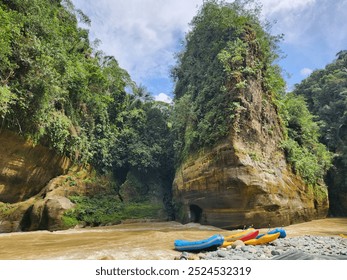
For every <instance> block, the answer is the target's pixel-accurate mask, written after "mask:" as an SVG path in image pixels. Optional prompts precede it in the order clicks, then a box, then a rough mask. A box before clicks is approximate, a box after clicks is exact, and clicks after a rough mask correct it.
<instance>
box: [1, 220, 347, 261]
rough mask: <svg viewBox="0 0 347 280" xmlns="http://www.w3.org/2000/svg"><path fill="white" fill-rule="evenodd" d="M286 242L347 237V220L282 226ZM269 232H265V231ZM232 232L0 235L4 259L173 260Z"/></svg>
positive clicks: (141, 228)
mask: <svg viewBox="0 0 347 280" xmlns="http://www.w3.org/2000/svg"><path fill="white" fill-rule="evenodd" d="M284 228H285V229H286V231H287V236H288V237H294V236H300V235H306V234H310V235H331V236H335V235H339V234H341V233H343V234H347V218H328V219H323V220H315V221H311V222H306V223H301V224H295V225H290V226H287V227H284ZM266 230H267V229H263V231H264V232H265V231H266ZM216 233H220V234H222V235H228V234H230V233H231V231H226V230H222V229H219V228H216V227H211V226H203V225H200V224H193V223H192V224H186V225H182V224H180V223H177V222H158V223H153V222H149V223H130V224H121V225H117V226H110V227H99V228H84V229H71V230H65V231H57V232H48V231H35V232H18V233H6V234H0V259H1V260H23V259H30V260H50V259H55V260H59V259H63V260H87V259H92V260H100V259H118V260H129V259H130V260H132V259H134V260H135V259H137V260H151V259H152V260H172V259H174V257H176V256H179V253H178V252H176V251H175V250H174V249H173V243H174V240H175V239H188V240H196V239H204V238H207V237H209V236H211V235H212V234H216Z"/></svg>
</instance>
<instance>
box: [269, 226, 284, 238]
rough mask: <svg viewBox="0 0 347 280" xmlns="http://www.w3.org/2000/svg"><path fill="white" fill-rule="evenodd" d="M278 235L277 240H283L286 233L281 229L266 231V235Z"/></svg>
mask: <svg viewBox="0 0 347 280" xmlns="http://www.w3.org/2000/svg"><path fill="white" fill-rule="evenodd" d="M277 232H279V233H280V236H279V238H285V237H286V236H287V233H286V231H285V230H284V229H283V228H275V229H273V230H270V231H268V234H274V233H277Z"/></svg>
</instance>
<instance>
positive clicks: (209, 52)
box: [172, 1, 284, 163]
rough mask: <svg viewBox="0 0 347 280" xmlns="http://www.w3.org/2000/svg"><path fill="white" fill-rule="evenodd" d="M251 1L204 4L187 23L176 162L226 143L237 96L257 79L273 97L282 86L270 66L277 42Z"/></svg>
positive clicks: (178, 70)
mask: <svg viewBox="0 0 347 280" xmlns="http://www.w3.org/2000/svg"><path fill="white" fill-rule="evenodd" d="M250 2H252V1H235V2H233V3H225V2H219V1H205V2H204V4H203V6H202V7H201V9H200V11H199V13H198V14H197V16H195V17H194V19H193V20H192V22H191V26H192V30H191V31H190V32H189V33H188V35H187V37H186V45H185V48H184V50H183V51H182V52H181V53H180V54H179V55H178V63H177V66H176V67H175V68H174V69H173V71H172V75H173V77H174V79H175V82H176V85H175V91H174V94H175V110H174V113H173V118H174V126H173V132H174V134H175V143H174V147H175V151H176V158H177V161H178V163H180V162H182V161H183V160H184V159H185V158H186V157H187V156H188V155H189V154H191V153H192V152H196V151H198V150H200V149H202V148H204V147H209V146H212V145H214V144H215V143H217V142H218V141H220V140H221V139H223V138H225V137H226V136H227V135H228V134H229V133H230V129H231V127H232V125H233V122H234V121H235V115H237V114H238V110H239V109H240V108H242V104H241V103H240V100H239V97H240V95H242V94H243V93H244V92H245V91H247V89H248V86H249V84H250V81H252V80H260V81H261V83H262V87H263V90H264V92H265V93H266V94H267V95H268V96H270V97H272V96H274V95H275V93H278V92H279V91H283V89H284V81H283V79H282V77H281V75H280V71H279V68H278V66H276V65H273V62H274V60H275V59H276V58H277V57H278V55H277V51H276V50H277V45H276V44H277V42H278V40H279V39H280V37H274V36H271V35H270V34H269V33H268V32H266V31H265V30H266V27H263V25H262V23H261V22H260V21H259V12H260V10H259V9H258V8H257V7H256V8H254V9H246V6H247V5H248V4H250Z"/></svg>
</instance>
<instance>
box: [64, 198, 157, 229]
mask: <svg viewBox="0 0 347 280" xmlns="http://www.w3.org/2000/svg"><path fill="white" fill-rule="evenodd" d="M70 200H71V201H72V202H74V203H76V207H75V208H73V209H72V210H68V211H67V212H66V213H65V214H64V216H63V217H62V221H63V223H64V224H65V226H66V227H71V226H75V225H77V224H84V225H86V226H99V225H107V224H118V223H120V222H121V221H123V220H126V219H158V218H162V216H161V210H162V208H163V207H162V205H160V204H155V203H150V202H148V201H147V202H128V203H123V202H121V201H120V200H119V197H118V196H117V195H112V194H108V195H105V194H104V195H96V196H94V197H87V196H74V197H70Z"/></svg>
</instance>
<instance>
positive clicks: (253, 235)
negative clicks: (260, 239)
mask: <svg viewBox="0 0 347 280" xmlns="http://www.w3.org/2000/svg"><path fill="white" fill-rule="evenodd" d="M258 234H259V230H254V231H249V232H248V233H247V234H244V235H242V236H240V237H239V238H238V239H237V240H241V241H243V242H245V241H246V240H251V239H253V238H256V237H257V236H258ZM224 240H225V239H224ZM237 240H234V241H224V242H223V245H222V247H228V246H231V245H233V244H234V242H235V241H237Z"/></svg>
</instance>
